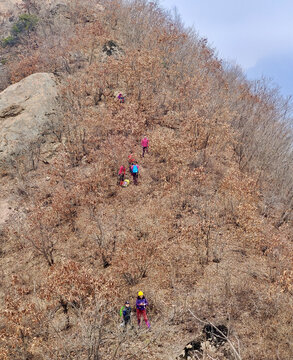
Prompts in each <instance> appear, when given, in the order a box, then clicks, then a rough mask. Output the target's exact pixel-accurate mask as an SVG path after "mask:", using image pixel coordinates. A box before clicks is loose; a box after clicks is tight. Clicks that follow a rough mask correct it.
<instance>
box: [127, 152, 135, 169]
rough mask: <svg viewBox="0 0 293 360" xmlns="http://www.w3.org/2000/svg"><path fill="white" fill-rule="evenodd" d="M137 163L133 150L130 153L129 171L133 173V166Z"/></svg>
mask: <svg viewBox="0 0 293 360" xmlns="http://www.w3.org/2000/svg"><path fill="white" fill-rule="evenodd" d="M134 163H135V158H134V156H133V154H132V151H131V152H130V154H129V155H128V164H129V172H130V173H131V174H132V172H131V166H132V165H133V164H134Z"/></svg>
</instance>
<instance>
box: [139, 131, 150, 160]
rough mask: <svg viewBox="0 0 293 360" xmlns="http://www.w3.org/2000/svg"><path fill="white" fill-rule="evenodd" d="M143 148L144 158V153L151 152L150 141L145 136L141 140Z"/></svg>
mask: <svg viewBox="0 0 293 360" xmlns="http://www.w3.org/2000/svg"><path fill="white" fill-rule="evenodd" d="M141 146H142V157H144V153H145V152H148V150H149V139H148V138H147V137H146V136H144V137H143V139H142V140H141Z"/></svg>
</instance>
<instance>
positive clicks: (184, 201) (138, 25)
mask: <svg viewBox="0 0 293 360" xmlns="http://www.w3.org/2000/svg"><path fill="white" fill-rule="evenodd" d="M98 5H99V6H98V7H97V6H96V2H95V1H86V2H84V1H83V2H81V1H76V2H74V3H72V4H71V5H70V6H69V5H68V6H67V7H65V8H64V7H62V11H61V10H60V11H59V12H52V11H51V8H46V7H45V6H43V7H42V9H41V11H40V12H37V13H36V15H37V16H38V17H39V22H38V27H37V28H36V29H35V30H34V31H32V32H31V33H29V34H24V38H23V39H20V40H19V42H18V44H16V45H15V46H13V47H11V49H9V51H8V55H7V48H6V49H5V50H4V51H5V52H6V55H5V56H6V58H7V63H6V64H5V71H6V72H7V77H8V78H9V79H10V81H11V82H13V81H19V80H20V79H22V78H24V77H27V76H28V75H30V74H31V73H35V72H40V71H42V72H44V71H45V72H48V73H51V72H53V73H54V74H55V76H57V77H58V78H59V82H60V86H59V92H60V94H61V96H62V110H63V116H58V117H57V119H54V122H53V124H58V127H57V125H56V126H55V127H53V128H52V129H51V131H52V134H53V135H54V136H55V138H56V139H57V140H56V141H59V147H58V148H59V151H58V153H57V154H56V155H55V156H54V158H53V159H50V160H48V161H45V162H44V161H41V160H42V159H41V158H40V159H38V161H36V163H37V165H38V166H36V167H34V169H29V168H23V167H21V162H22V159H20V158H18V157H15V164H16V166H14V168H13V167H12V168H11V169H10V170H9V171H6V173H5V174H4V175H5V176H4V177H3V178H2V179H1V182H2V185H3V191H6V192H7V193H10V195H13V204H14V212H13V214H12V215H11V216H10V218H9V223H8V224H7V223H6V225H3V226H2V230H1V231H2V232H1V258H0V263H1V268H2V269H3V272H2V288H1V294H0V296H1V309H2V311H1V319H2V322H1V323H2V324H3V325H2V327H1V329H0V332H1V337H0V346H1V356H2V357H3V358H4V359H20V358H23V359H95V360H96V359H115V358H117V359H118V358H119V359H175V358H176V357H177V356H178V355H179V354H180V353H181V351H182V349H183V348H184V346H185V345H186V344H187V343H188V342H189V341H191V340H195V339H197V338H200V337H201V336H202V335H201V332H202V328H203V325H204V324H206V323H208V324H209V323H210V322H211V323H213V324H216V325H225V326H226V327H227V328H228V330H229V334H228V339H229V341H228V342H226V343H225V344H224V345H220V346H219V347H218V348H216V347H215V346H214V344H212V342H211V344H210V345H207V344H206V345H205V348H204V349H203V348H202V351H200V352H199V353H197V355H194V358H201V359H208V358H214V359H288V360H289V359H290V358H291V357H292V355H293V348H292V342H291V340H290V333H292V330H293V328H292V321H291V320H292V277H291V276H292V275H291V274H292V217H291V216H292V215H291V210H292V208H291V207H292V198H290V194H291V195H292V187H291V185H292V182H290V179H292V167H291V163H290V159H292V150H291V151H290V146H291V145H290V144H292V142H291V140H292V134H291V132H290V129H289V127H288V126H287V125H286V122H285V120H286V118H285V116H284V114H285V111H286V109H287V107H286V105H287V104H286V102H285V101H284V100H282V99H281V98H278V97H276V96H272V94H271V93H270V92H269V90H268V89H265V87H264V84H258V86H256V87H255V88H253V86H252V85H251V84H250V83H248V82H247V81H246V80H245V79H244V78H243V77H242V76H241V74H239V73H237V71H236V69H227V68H226V69H225V67H224V65H223V64H222V63H221V61H220V60H219V59H217V58H216V57H215V56H214V54H213V51H212V50H211V49H210V48H209V47H208V46H207V44H206V40H204V39H198V37H197V36H195V35H194V34H192V33H190V32H189V31H187V30H185V29H184V28H183V27H182V24H181V23H180V22H179V21H178V20H176V19H173V18H172V17H171V16H169V15H168V14H165V13H164V12H163V11H162V10H161V9H160V8H159V7H157V6H156V5H155V4H154V3H152V2H150V3H149V2H145V1H131V2H122V1H105V2H102V1H101V2H99V4H98ZM59 9H60V8H59ZM92 9H96V10H95V11H93V10H92ZM65 18H66V19H67V21H63V20H64V19H65ZM60 19H61V20H60ZM120 92H121V93H123V94H124V95H125V99H126V101H125V103H120V101H119V100H118V99H117V94H119V93H120ZM276 133H277V134H280V136H277V135H276ZM284 134H286V136H284ZM143 135H147V136H148V138H149V139H150V149H149V153H148V154H146V156H145V157H144V158H142V156H141V146H140V140H141V138H142V136H143ZM130 153H133V154H134V156H135V158H136V159H137V161H138V163H139V165H140V174H139V184H138V186H135V185H133V183H132V182H131V184H130V186H129V187H127V188H122V187H120V186H118V185H117V173H118V169H119V166H120V165H121V164H124V165H125V166H126V167H128V163H127V159H128V155H129V154H130ZM267 159H270V161H268V160H267ZM280 159H282V161H280ZM15 169H17V171H16V170H15ZM127 177H128V178H130V177H131V176H130V174H129V172H128V173H127ZM139 290H143V291H144V293H145V294H146V297H147V298H148V301H149V303H150V306H149V309H148V315H149V318H150V322H151V326H152V331H151V332H148V331H147V330H145V329H144V328H143V329H140V330H139V331H138V330H137V329H136V326H135V328H134V329H128V331H127V332H123V329H122V328H121V327H120V326H119V321H120V320H119V316H118V311H119V308H120V307H121V305H122V304H123V303H124V301H125V300H129V301H130V303H131V306H132V307H134V303H135V298H136V294H137V292H138V291H139ZM133 324H134V325H136V320H135V314H134V313H133Z"/></svg>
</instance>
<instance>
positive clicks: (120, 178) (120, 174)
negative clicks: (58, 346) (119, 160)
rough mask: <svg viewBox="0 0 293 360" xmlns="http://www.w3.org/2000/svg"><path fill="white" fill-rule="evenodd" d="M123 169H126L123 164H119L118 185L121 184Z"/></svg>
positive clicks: (123, 175)
mask: <svg viewBox="0 0 293 360" xmlns="http://www.w3.org/2000/svg"><path fill="white" fill-rule="evenodd" d="M125 171H126V169H125V166H124V165H121V166H120V169H119V172H118V185H122V184H123V181H124V177H125Z"/></svg>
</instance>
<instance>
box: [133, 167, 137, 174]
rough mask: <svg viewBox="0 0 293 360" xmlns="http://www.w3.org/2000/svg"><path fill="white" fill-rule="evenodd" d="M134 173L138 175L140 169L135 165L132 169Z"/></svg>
mask: <svg viewBox="0 0 293 360" xmlns="http://www.w3.org/2000/svg"><path fill="white" fill-rule="evenodd" d="M132 173H133V174H137V173H138V167H137V165H133V167H132Z"/></svg>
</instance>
